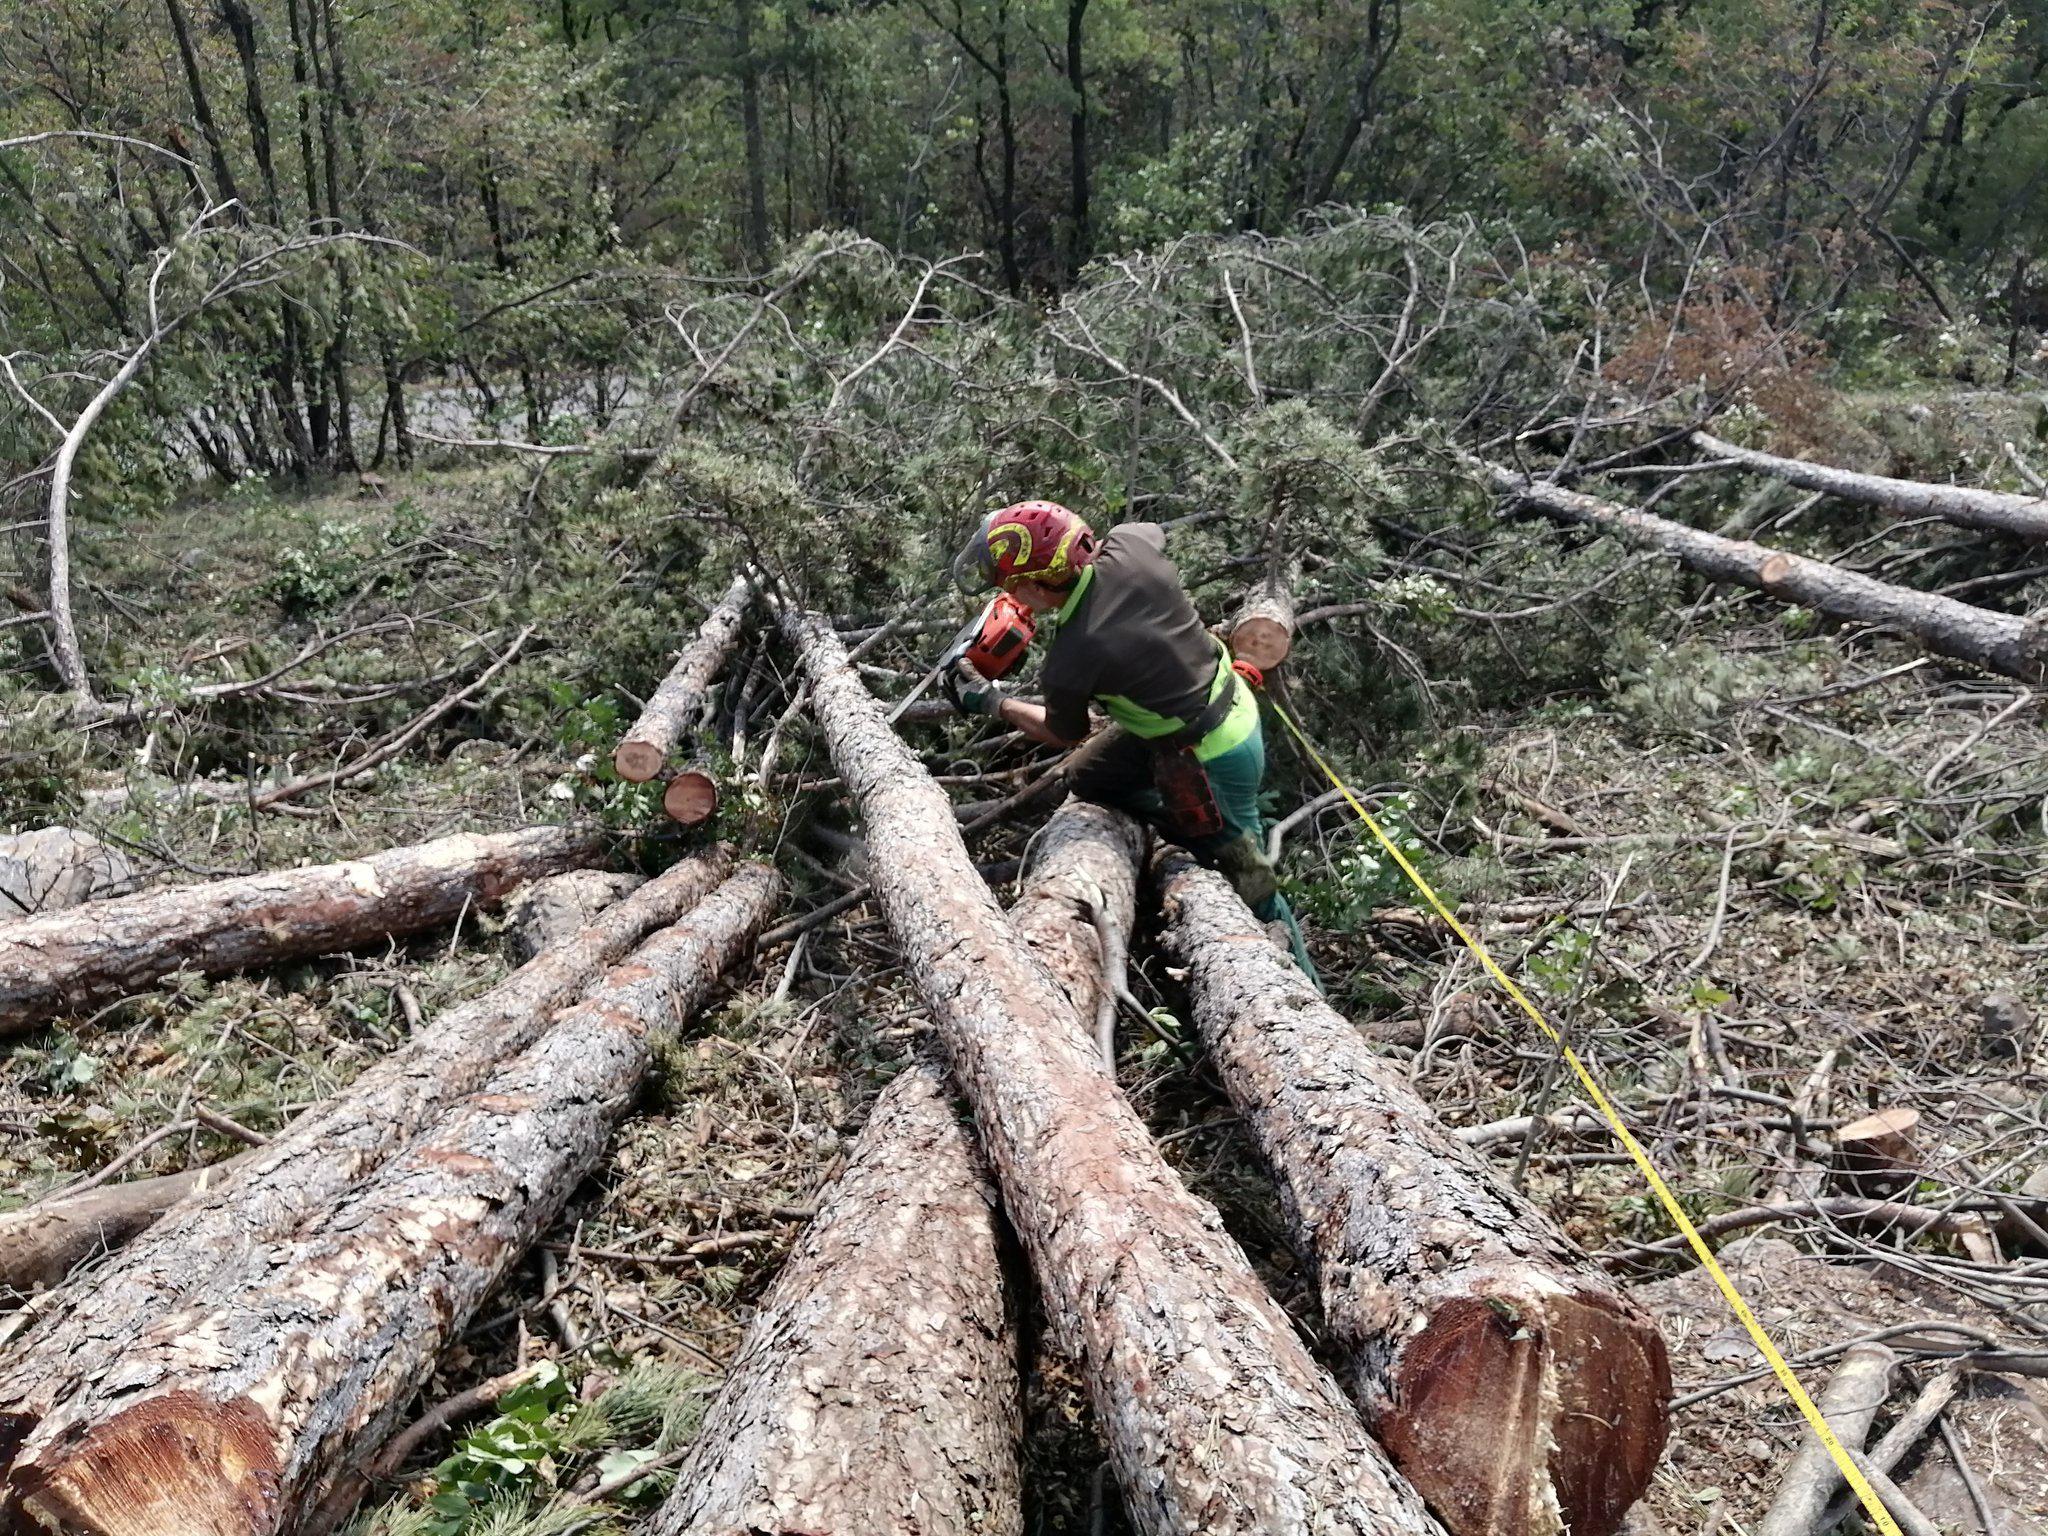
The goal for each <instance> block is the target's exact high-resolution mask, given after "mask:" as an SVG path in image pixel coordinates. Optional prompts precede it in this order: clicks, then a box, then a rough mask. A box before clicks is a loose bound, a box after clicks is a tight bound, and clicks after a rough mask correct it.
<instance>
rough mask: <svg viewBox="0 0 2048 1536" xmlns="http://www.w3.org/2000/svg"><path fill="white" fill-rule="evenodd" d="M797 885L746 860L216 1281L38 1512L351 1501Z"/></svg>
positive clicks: (297, 1508)
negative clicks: (248, 1266)
mask: <svg viewBox="0 0 2048 1536" xmlns="http://www.w3.org/2000/svg"><path fill="white" fill-rule="evenodd" d="M781 887H782V882H781V879H780V877H779V876H778V875H777V874H776V873H775V871H774V870H772V869H770V868H768V867H767V866H765V865H749V866H746V867H745V868H743V869H741V870H740V871H739V872H738V873H736V874H734V875H733V876H732V878H731V879H729V880H727V881H726V883H725V884H724V885H722V886H720V887H719V888H718V890H716V891H714V892H713V893H712V894H711V895H709V896H707V897H705V898H704V900H703V901H702V902H700V903H699V904H698V905H697V906H696V907H695V908H694V909H693V910H692V911H691V912H690V914H689V915H688V916H686V917H685V918H684V919H683V920H682V921H680V922H678V923H676V924H675V925H674V926H672V927H670V928H667V929H665V930H664V931H663V932H661V933H659V934H657V935H656V936H655V937H654V938H652V939H650V940H649V941H648V942H647V943H645V944H643V945H642V946H641V947H640V948H639V949H638V950H636V951H635V952H634V953H633V954H632V956H631V957H630V958H629V959H628V960H627V961H626V962H625V963H624V964H623V965H619V966H616V967H614V968H613V969H612V970H611V971H610V972H608V973H607V974H606V975H605V976H604V977H603V978H602V979H601V980H599V981H598V982H597V983H596V984H594V985H593V986H592V987H591V988H590V989H589V990H588V991H587V992H586V993H585V994H584V996H583V999H582V1001H581V1002H580V1003H578V1004H577V1005H576V1006H575V1007H574V1008H571V1009H569V1010H568V1011H567V1012H565V1013H563V1014H562V1015H561V1016H560V1017H559V1018H558V1019H557V1020H556V1021H555V1023H554V1024H553V1026H552V1027H551V1028H550V1029H549V1030H548V1031H547V1033H546V1034H544V1035H543V1036H542V1037H541V1038H540V1039H539V1041H537V1042H536V1043H535V1044H534V1045H533V1046H531V1047H530V1048H529V1049H528V1050H526V1051H525V1052H524V1053H522V1054H521V1055H519V1056H517V1057H515V1058H513V1059H512V1060H510V1061H508V1062H506V1063H505V1065H503V1066H502V1067H500V1068H499V1069H498V1070H497V1071H496V1072H495V1073H493V1074H492V1075H491V1077H490V1078H489V1080H488V1081H487V1082H486V1083H485V1085H484V1086H483V1088H482V1090H481V1091H480V1092H477V1093H474V1094H471V1095H470V1096H468V1097H467V1098H464V1099H462V1100H461V1101H459V1102H457V1103H456V1104H454V1105H452V1106H450V1108H449V1109H448V1111H447V1113H446V1114H445V1115H443V1116H442V1117H441V1118H440V1119H439V1120H438V1121H436V1122H435V1123H434V1124H433V1125H432V1126H431V1127H429V1128H428V1129H427V1130H426V1131H425V1132H424V1133H423V1134H421V1135H420V1136H419V1137H417V1138H416V1139H415V1140H414V1141H413V1142H412V1143H411V1144H410V1145H408V1146H407V1147H406V1148H405V1149H404V1151H403V1152H401V1153H400V1154H399V1155H398V1156H397V1157H395V1158H393V1159H392V1160H391V1161H390V1162H389V1163H388V1164H386V1165H385V1166H384V1167H383V1168H381V1169H380V1170H379V1171H378V1172H377V1173H376V1174H375V1175H373V1176H372V1177H371V1178H369V1179H367V1180H365V1181H364V1182H362V1183H360V1184H358V1185H357V1186H356V1187H355V1188H354V1189H352V1190H351V1191H349V1193H348V1194H347V1196H346V1197H345V1198H344V1199H342V1200H341V1201H340V1202H339V1203H338V1204H337V1205H335V1206H334V1207H333V1208H332V1209H330V1210H329V1211H327V1212H325V1213H324V1214H323V1215H322V1216H321V1217H320V1218H319V1219H318V1220H316V1221H313V1222H311V1223H309V1224H308V1225H307V1226H305V1227H304V1228H302V1229H301V1230H300V1231H298V1232H297V1233H295V1234H293V1235H292V1236H291V1237H290V1238H289V1239H288V1240H285V1241H282V1242H278V1243H275V1244H272V1245H269V1246H268V1247H266V1248H265V1249H264V1250H262V1251H261V1252H260V1253H259V1254H258V1255H257V1256H256V1265H255V1268H254V1272H253V1273H251V1274H250V1275H248V1276H247V1277H245V1279H244V1280H243V1283H241V1284H239V1285H237V1286H236V1287H235V1288H234V1290H233V1291H232V1292H231V1293H230V1294H228V1295H226V1296H225V1297H223V1296H222V1295H221V1293H219V1292H218V1291H214V1290H208V1291H206V1292H203V1293H197V1294H195V1295H194V1296H193V1297H192V1300H191V1302H190V1303H189V1304H188V1305H187V1306H185V1307H183V1308H181V1309H179V1310H178V1311H176V1312H174V1313H172V1314H171V1315H169V1316H168V1317H165V1318H164V1319H163V1320H162V1321H161V1322H160V1323H158V1324H157V1325H156V1326H155V1327H154V1328H152V1329H151V1330H150V1331H149V1333H148V1334H146V1335H145V1336H144V1337H143V1338H142V1339H140V1340H138V1341H137V1342H136V1344H135V1345H134V1346H132V1347H131V1348H130V1349H129V1350H127V1351H126V1352H125V1353H124V1354H123V1355H122V1357H121V1358H120V1359H119V1360H118V1361H116V1362H115V1363H114V1364H113V1365H112V1367H111V1368H110V1369H108V1370H107V1371H106V1372H104V1373H103V1374H102V1375H100V1376H99V1377H98V1378H96V1379H94V1380H92V1381H89V1382H86V1383H83V1384H81V1386H80V1387H79V1389H78V1390H77V1391H76V1392H75V1393H74V1394H73V1395H72V1396H71V1397H70V1398H69V1399H67V1400H66V1401H65V1402H64V1403H62V1404H61V1405H60V1406H59V1407H58V1408H57V1409H56V1410H55V1411H54V1412H53V1413H51V1414H50V1415H49V1416H47V1417H46V1418H45V1419H44V1420H43V1422H42V1424H41V1425H40V1426H38V1428H37V1430H36V1432H35V1434H34V1435H33V1436H31V1438H30V1439H29V1441H28V1442H27V1443H26V1444H25V1445H24V1446H23V1447H22V1449H21V1452H20V1454H19V1455H18V1457H17V1458H16V1460H15V1464H14V1469H13V1473H12V1477H11V1479H10V1484H9V1486H10V1489H11V1491H12V1494H13V1497H14V1498H15V1499H16V1500H17V1501H18V1504H19V1507H20V1508H21V1509H22V1510H23V1511H25V1512H26V1513H27V1514H28V1515H29V1516H30V1517H31V1518H34V1519H37V1520H40V1521H41V1522H42V1523H43V1524H44V1525H46V1526H48V1527H50V1528H53V1529H56V1530H62V1531H67V1532H74V1533H77V1536H131V1533H135V1536H139V1533H141V1532H145V1531H151V1532H172V1531H179V1532H204V1533H206V1536H270V1533H274V1532H283V1531H289V1530H292V1529H295V1528H296V1527H297V1526H298V1525H299V1524H300V1523H301V1521H302V1519H303V1518H304V1517H305V1516H306V1515H308V1514H314V1515H315V1516H316V1519H317V1520H318V1521H323V1522H324V1521H326V1520H328V1519H330V1518H332V1517H333V1516H335V1515H338V1514H339V1513H342V1512H345V1509H346V1507H347V1506H348V1505H349V1504H352V1503H353V1502H354V1500H355V1498H356V1497H357V1496H358V1495H359V1493H360V1491H361V1483H360V1480H359V1479H358V1478H357V1477H356V1476H355V1475H354V1474H353V1473H352V1472H351V1470H350V1469H351V1467H352V1466H353V1465H355V1464H357V1463H358V1462H359V1461H360V1459H361V1458H364V1457H366V1456H369V1455H371V1454H373V1453H374V1452H375V1450H376V1448H377V1447H378V1446H379V1445H381V1444H382V1443H383V1441H384V1439H385V1438H386V1437H387V1436H388V1435H389V1434H390V1433H391V1432H392V1431H393V1430H394V1429H395V1428H396V1427H397V1426H398V1422H399V1415H400V1414H401V1413H402V1412H403V1411H404V1409H405V1407H406V1405H407V1404H408V1402H409V1401H410V1399H411V1397H412V1394H413V1393H414V1392H415V1391H416V1390H417V1389H418V1387H419V1386H420V1385H421V1384H422V1383H423V1382H424V1381H425V1379H426V1377H427V1375H428V1373H429V1372H430V1371H431V1369H432V1367H433V1363H434V1360H435V1357H436V1356H437V1355H438V1354H439V1352H440V1350H441V1348H442V1346H443V1345H444V1344H446V1343H447V1342H448V1341H449V1340H450V1339H451V1338H453V1337H454V1336H455V1335H456V1334H457V1333H459V1332H460V1330H461V1329H462V1327H463V1325H464V1324H465V1323H466V1322H467V1321H468V1320H469V1318H470V1317H471V1316H472V1315H473V1314H474V1312H475V1310H476V1308H477V1307H478V1306H479V1305H480V1304H481V1303H482V1302H483V1300H484V1298H485V1297H486V1296H488V1295H489V1294H490V1292H491V1290H492V1288H493V1287H494V1286H495V1285H496V1284H497V1283H498V1281H499V1279H500V1277H501V1276H502V1275H503V1274H504V1272H505V1270H506V1269H507V1267H508V1266H509V1265H510V1264H511V1263H512V1262H513V1261H514V1260H515V1259H516V1258H517V1257H518V1256H519V1255H520V1254H521V1253H523V1252H524V1251H525V1250H526V1248H527V1247H528V1246H530V1245H531V1244H532V1243H533V1241H534V1240H535V1239H536V1238H537V1237H538V1236H539V1235H540V1233H541V1232H542V1231H543V1230H544V1229H545V1227H546V1226H547V1224H548V1222H550V1221H551V1220H553V1219H554V1217H555V1215H556V1213H557V1212H559V1211H560V1210H561V1208H562V1206H563V1205H564V1203H566V1201H567V1200H568V1198H569V1196H570V1194H571V1193H572V1192H573V1191H574V1189H575V1187H576V1184H577V1182H578V1181H579V1180H580V1179H581V1178H583V1176H584V1175H585V1174H587V1173H588V1172H589V1171H590V1170H591V1168H592V1167H594V1166H595V1165H596V1163H597V1161H598V1159H599V1157H600V1156H601V1155H602V1153H603V1151H604V1147H605V1144H606V1142H607V1141H608V1140H609V1139H610V1137H611V1133H612V1130H613V1128H614V1126H615V1125H616V1124H617V1122H618V1120H619V1119H620V1117H621V1116H622V1115H624V1113H625V1112H626V1110H627V1108H628V1107H629V1106H630V1105H631V1103H632V1100H633V1098H634V1095H635V1094H636V1093H637V1092H638V1089H639V1086H640V1083H641V1081H642V1079H643V1078H644V1077H645V1075H646V1073H647V1070H648V1067H649V1065H650V1064H651V1062H652V1060H653V1055H654V1042H655V1041H657V1040H658V1039H660V1038H662V1037H663V1036H664V1035H667V1034H671V1033H673V1032H674V1031H675V1029H676V1028H677V1027H678V1026H679V1024H680V1022H681V1021H682V1020H683V1019H684V1018H686V1017H687V1016H688V1015H689V1014H690V1013H691V1012H692V1011H694V1010H695V1009H696V1007H697V1006H698V1005H699V1004H700V1003H702V1002H703V1000H704V998H705V997H706V996H707V995H708V994H709V992H710V990H711V988H712V987H713V986H714V985H715V984H716V982H717V980H718V978H719V976H720V975H721V974H722V973H723V972H724V971H725V969H726V968H727V967H728V966H729V965H731V964H732V963H733V962H734V961H735V960H737V959H738V958H739V957H740V956H741V955H742V954H744V953H745V952H746V951H747V950H748V948H749V947H750V946H751V944H752V941H753V937H754V935H755V934H757V933H758V932H759V931H760V929H761V927H762V925H763V924H764V923H766V921H767V919H768V917H769V915H770V913H771V912H772V911H773V909H774V907H775V904H776V902H777V900H778V899H779V897H780V894H781ZM323 1500H324V1501H325V1503H324V1506H323Z"/></svg>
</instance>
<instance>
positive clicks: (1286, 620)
mask: <svg viewBox="0 0 2048 1536" xmlns="http://www.w3.org/2000/svg"><path fill="white" fill-rule="evenodd" d="M1300 580H1301V570H1300V567H1299V566H1294V567H1290V568H1289V569H1287V570H1284V571H1281V572H1279V573H1278V574H1276V575H1272V576H1268V577H1267V578H1266V579H1265V580H1264V581H1262V582H1260V583H1259V584H1258V585H1257V586H1255V587H1253V588H1252V589H1251V590H1250V591H1249V592H1247V593H1246V594H1245V597H1244V604H1243V606H1242V607H1240V608H1239V609H1238V610H1237V613H1236V614H1235V615H1234V616H1233V617H1232V618H1231V621H1230V654H1231V655H1232V656H1234V657H1236V658H1237V660H1239V661H1242V662H1246V663H1248V664H1249V665H1251V666H1254V667H1257V668H1258V669H1259V670H1260V671H1261V672H1270V671H1272V670H1273V669H1274V668H1275V667H1277V666H1279V665H1280V663H1281V662H1283V661H1285V660H1286V659H1287V653H1288V652H1289V651H1291V650H1293V649H1294V588H1295V587H1296V585H1298V584H1299V582H1300Z"/></svg>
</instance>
